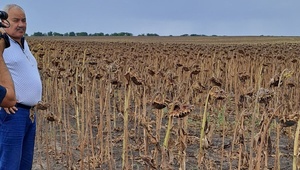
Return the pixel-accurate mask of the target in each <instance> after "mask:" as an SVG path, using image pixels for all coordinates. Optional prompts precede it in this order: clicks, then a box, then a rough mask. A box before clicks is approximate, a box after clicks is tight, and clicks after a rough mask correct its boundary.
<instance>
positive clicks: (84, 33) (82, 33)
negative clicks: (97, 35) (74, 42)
mask: <svg viewBox="0 0 300 170" xmlns="http://www.w3.org/2000/svg"><path fill="white" fill-rule="evenodd" d="M76 36H88V33H87V32H77V33H76Z"/></svg>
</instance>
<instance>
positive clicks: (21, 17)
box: [5, 7, 27, 40]
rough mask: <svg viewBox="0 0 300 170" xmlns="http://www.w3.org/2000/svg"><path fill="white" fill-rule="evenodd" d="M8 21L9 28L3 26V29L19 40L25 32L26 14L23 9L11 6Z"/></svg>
mask: <svg viewBox="0 0 300 170" xmlns="http://www.w3.org/2000/svg"><path fill="white" fill-rule="evenodd" d="M7 20H8V21H9V23H10V27H9V28H5V31H6V33H7V34H8V35H10V36H11V37H12V38H13V39H15V40H20V39H21V38H22V37H23V36H24V34H25V32H26V25H27V23H26V16H25V13H24V11H23V10H21V9H19V8H16V7H14V8H11V9H10V10H9V11H8V19H7Z"/></svg>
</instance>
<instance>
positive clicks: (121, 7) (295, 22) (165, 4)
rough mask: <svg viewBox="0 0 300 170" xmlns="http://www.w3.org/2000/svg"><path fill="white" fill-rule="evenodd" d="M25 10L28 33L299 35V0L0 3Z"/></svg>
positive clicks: (2, 0) (24, 0)
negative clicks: (18, 6)
mask: <svg viewBox="0 0 300 170" xmlns="http://www.w3.org/2000/svg"><path fill="white" fill-rule="evenodd" d="M9 3H15V4H18V5H20V6H21V7H22V8H23V9H24V10H25V12H26V18H27V34H28V35H32V34H33V33H35V32H42V33H48V32H50V31H52V32H58V33H62V34H64V33H69V32H75V33H76V32H87V33H89V34H90V33H91V34H93V33H100V32H102V33H105V34H112V33H120V32H128V33H132V34H133V35H139V34H147V33H153V34H154V33H155V34H158V35H160V36H169V35H173V36H179V35H183V34H199V35H200V34H201V35H218V36H256V35H266V36H269V35H270V36H300V19H299V17H300V10H299V7H300V1H299V0H118V1H117V0H106V1H105V0H0V8H1V9H2V8H3V7H4V6H5V5H6V4H9Z"/></svg>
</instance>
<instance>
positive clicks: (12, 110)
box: [3, 106, 18, 114]
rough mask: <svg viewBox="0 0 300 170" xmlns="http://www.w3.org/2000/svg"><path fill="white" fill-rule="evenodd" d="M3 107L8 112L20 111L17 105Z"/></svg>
mask: <svg viewBox="0 0 300 170" xmlns="http://www.w3.org/2000/svg"><path fill="white" fill-rule="evenodd" d="M3 109H4V110H5V112H6V113H7V114H15V113H16V111H18V108H17V107H16V106H13V107H4V108H3Z"/></svg>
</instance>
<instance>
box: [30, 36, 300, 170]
mask: <svg viewBox="0 0 300 170" xmlns="http://www.w3.org/2000/svg"><path fill="white" fill-rule="evenodd" d="M27 40H28V43H29V45H30V48H31V50H32V52H33V54H34V56H35V57H36V58H37V61H38V63H39V69H40V73H41V76H42V81H43V88H44V91H43V101H44V102H46V103H49V104H50V106H48V108H47V109H46V110H39V111H38V114H37V117H38V122H37V124H38V129H37V136H36V149H35V160H34V169H51V170H52V169H74V170H75V169H143V170H144V169H145V170H147V169H149V170H150V169H189V170H190V169H224V170H225V169H292V168H294V169H296V168H298V166H300V160H299V161H298V153H299V154H300V150H299V151H298V145H299V144H298V141H299V139H298V138H299V128H300V121H299V122H298V120H299V116H300V110H299V109H300V103H299V101H300V88H299V77H300V75H299V74H300V72H299V64H300V63H299V62H300V59H299V56H300V38H299V37H88V38H83V37H73V38H64V37H53V38H49V37H35V38H34V37H28V38H27ZM297 124H298V126H297Z"/></svg>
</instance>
